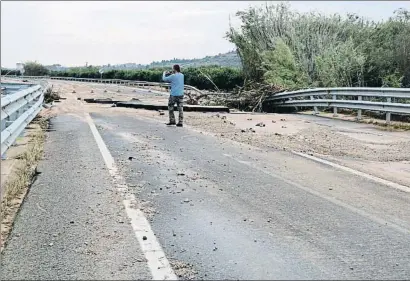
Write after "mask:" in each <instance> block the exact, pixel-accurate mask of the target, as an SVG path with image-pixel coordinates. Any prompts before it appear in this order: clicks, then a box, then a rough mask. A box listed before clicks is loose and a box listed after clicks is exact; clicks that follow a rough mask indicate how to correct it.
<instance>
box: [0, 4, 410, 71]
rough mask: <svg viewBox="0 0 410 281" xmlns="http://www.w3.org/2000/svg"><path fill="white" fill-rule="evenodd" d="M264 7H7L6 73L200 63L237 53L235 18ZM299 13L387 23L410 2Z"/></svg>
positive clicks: (316, 7) (4, 16)
mask: <svg viewBox="0 0 410 281" xmlns="http://www.w3.org/2000/svg"><path fill="white" fill-rule="evenodd" d="M261 3H265V2H259V1H224V2H216V1H209V2H204V1H202V2H199V1H198V2H194V1H181V2H168V1H167V2H160V1H151V2H148V1H147V2H143V1H135V2H131V1H127V2H120V1H113V2H108V1H95V2H88V1H73V2H70V1H64V2H63V1H62V2H51V1H50V2H48V1H44V2H34V1H27V2H25V1H7V2H5V1H2V2H1V65H2V66H4V67H15V65H16V62H25V61H28V60H37V61H38V62H40V63H43V64H53V63H59V64H62V65H66V66H73V65H85V63H86V62H88V64H93V65H102V64H107V63H111V64H117V63H127V62H135V63H142V64H146V63H150V62H151V61H153V60H163V59H172V58H174V57H175V58H200V57H204V56H207V55H216V54H218V53H224V52H227V51H230V50H233V49H234V46H233V45H232V44H231V43H229V42H228V41H227V40H226V39H225V38H224V35H225V33H226V31H227V30H228V28H229V16H230V15H231V17H233V16H234V14H235V12H236V11H238V10H241V9H244V8H247V7H248V6H249V5H260V4H261ZM290 5H291V6H292V7H293V8H295V9H297V10H299V11H301V12H305V11H310V10H318V11H322V12H326V13H346V12H354V13H357V14H359V15H362V16H365V17H368V18H370V19H375V20H379V19H387V18H388V17H389V16H390V15H392V13H393V11H394V10H396V9H398V8H401V7H403V8H408V9H409V8H410V4H409V2H405V1H401V2H400V1H397V2H395V1H390V2H387V1H386V2H381V1H374V2H371V1H367V2H355V1H350V2H348V1H334V2H324V1H315V2H313V1H312V2H311V1H309V2H308V1H299V2H296V1H294V2H290Z"/></svg>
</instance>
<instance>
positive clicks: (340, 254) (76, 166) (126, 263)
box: [2, 112, 410, 280]
mask: <svg viewBox="0 0 410 281" xmlns="http://www.w3.org/2000/svg"><path fill="white" fill-rule="evenodd" d="M91 117H92V119H93V122H95V124H96V127H97V129H98V132H99V134H100V135H101V137H102V140H103V141H104V142H105V144H106V146H107V148H108V150H109V151H110V153H111V155H112V156H113V158H114V160H115V162H116V164H117V166H118V168H119V172H120V174H121V175H122V177H123V178H124V179H125V182H126V184H127V185H128V188H129V190H131V192H132V193H133V194H135V197H136V199H137V201H138V203H139V206H140V207H141V209H142V210H143V212H144V213H145V215H146V217H147V218H148V219H149V221H150V223H151V228H152V230H153V232H154V233H155V236H156V238H157V239H158V241H159V243H160V244H161V246H162V248H163V250H164V252H165V254H166V257H167V258H168V260H169V261H170V262H171V265H173V268H174V270H175V272H176V274H177V275H180V278H182V279H184V278H187V279H193V278H195V279H396V280H397V279H408V277H409V276H410V266H409V265H410V255H409V253H410V212H409V206H410V195H409V193H405V192H402V191H399V190H396V189H393V188H389V187H386V186H383V185H380V184H378V183H375V182H372V181H369V180H367V179H363V178H361V177H359V176H355V175H351V174H348V173H346V172H343V171H339V170H335V169H333V168H331V167H328V166H325V165H322V164H319V163H315V162H312V161H310V160H308V159H304V158H301V157H298V156H296V155H293V154H291V153H288V152H285V151H275V150H261V149H256V148H253V147H249V146H246V145H241V144H237V143H234V142H231V141H229V140H223V139H218V138H215V137H212V136H209V135H206V134H203V133H201V132H197V131H194V130H191V129H190V128H189V127H184V128H176V127H165V125H164V124H162V123H160V122H158V121H154V120H150V119H147V118H142V117H138V116H134V117H130V116H126V115H122V114H121V113H108V112H107V113H92V114H91ZM52 124H53V129H54V130H55V131H52V132H49V137H48V140H47V143H46V145H45V149H46V159H45V160H44V161H42V163H41V167H40V170H41V171H42V173H41V174H40V175H39V177H38V180H37V181H36V183H35V184H34V185H33V186H32V188H31V190H30V193H29V195H28V197H27V199H26V202H25V203H24V205H23V207H22V210H21V212H20V214H19V215H18V218H17V220H16V223H15V227H14V230H13V233H12V235H11V240H10V241H9V243H8V245H7V247H6V249H5V251H4V252H3V254H2V276H3V278H6V279H27V278H31V279H53V278H57V279H61V278H70V279H124V280H130V279H146V278H149V277H150V272H149V268H148V265H146V264H145V262H144V255H143V253H142V251H141V248H140V245H138V242H137V240H136V238H135V235H134V233H133V230H132V227H131V224H130V223H129V218H127V217H126V216H125V212H124V210H123V206H122V204H121V201H120V200H121V199H120V198H119V196H118V194H117V192H116V191H115V188H114V186H113V182H112V180H111V179H110V174H109V172H108V170H107V169H106V167H105V164H104V159H103V157H101V153H100V151H99V149H98V147H97V144H96V141H95V138H94V137H93V135H92V133H91V131H90V128H89V127H88V125H87V121H86V119H84V118H78V117H75V116H73V115H70V114H69V115H62V116H59V117H57V118H55V119H53V120H52ZM71 221H74V223H71ZM77 222H78V224H77Z"/></svg>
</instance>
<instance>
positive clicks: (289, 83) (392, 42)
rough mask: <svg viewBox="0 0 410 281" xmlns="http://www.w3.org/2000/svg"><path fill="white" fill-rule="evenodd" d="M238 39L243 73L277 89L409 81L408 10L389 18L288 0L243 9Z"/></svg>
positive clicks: (231, 34)
mask: <svg viewBox="0 0 410 281" xmlns="http://www.w3.org/2000/svg"><path fill="white" fill-rule="evenodd" d="M237 16H238V17H239V19H240V20H241V23H242V24H241V26H240V28H237V29H235V28H233V27H231V28H230V30H229V31H228V33H227V38H228V39H229V40H230V41H231V42H232V43H234V44H235V45H236V48H237V52H238V54H239V56H240V59H241V62H242V66H243V72H244V77H245V79H246V80H247V81H248V82H250V84H253V85H272V84H274V85H275V86H277V88H278V89H282V88H285V89H294V88H303V87H330V86H332V87H336V86H338V87H349V86H356V87H361V86H367V87H381V86H386V85H394V86H402V87H410V13H409V12H408V11H406V10H404V9H400V10H397V11H396V12H395V13H394V15H392V16H391V17H390V18H389V19H388V20H387V21H384V22H373V21H369V20H366V19H364V18H362V17H359V16H357V15H354V14H348V15H346V16H341V15H338V14H334V15H323V14H320V13H316V12H312V13H304V14H301V13H298V12H295V11H292V10H291V9H290V6H289V5H288V4H286V3H280V4H274V5H272V4H266V5H265V6H261V7H250V8H249V9H247V10H245V11H240V12H238V13H237Z"/></svg>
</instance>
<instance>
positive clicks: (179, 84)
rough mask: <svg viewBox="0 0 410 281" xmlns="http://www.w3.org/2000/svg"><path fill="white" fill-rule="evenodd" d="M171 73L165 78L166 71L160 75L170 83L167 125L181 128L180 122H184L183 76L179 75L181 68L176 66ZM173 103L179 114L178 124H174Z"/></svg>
mask: <svg viewBox="0 0 410 281" xmlns="http://www.w3.org/2000/svg"><path fill="white" fill-rule="evenodd" d="M172 72H173V73H172V74H171V75H169V76H167V72H166V71H164V73H163V74H162V80H164V81H165V82H171V92H170V96H169V100H168V112H169V123H167V125H168V126H170V125H177V127H182V126H183V125H182V122H183V121H184V74H182V73H181V68H180V67H179V65H178V64H176V65H174V67H173V71H172ZM175 103H176V104H177V108H178V112H179V120H178V124H176V123H175V115H174V106H175Z"/></svg>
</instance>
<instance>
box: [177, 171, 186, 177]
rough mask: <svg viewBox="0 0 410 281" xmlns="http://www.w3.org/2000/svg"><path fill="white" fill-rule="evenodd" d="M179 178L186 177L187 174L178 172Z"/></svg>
mask: <svg viewBox="0 0 410 281" xmlns="http://www.w3.org/2000/svg"><path fill="white" fill-rule="evenodd" d="M177 176H185V173H183V172H178V173H177Z"/></svg>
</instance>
